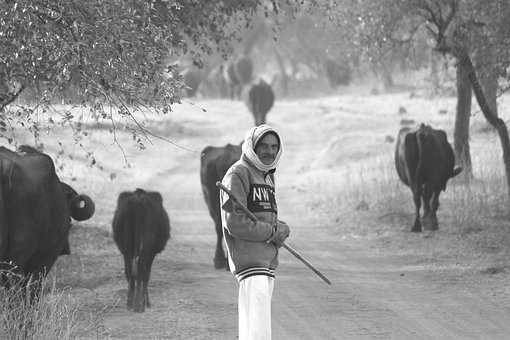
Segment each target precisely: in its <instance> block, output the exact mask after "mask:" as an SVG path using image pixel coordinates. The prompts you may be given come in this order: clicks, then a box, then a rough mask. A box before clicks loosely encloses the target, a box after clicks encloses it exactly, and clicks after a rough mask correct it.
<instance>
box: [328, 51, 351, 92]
mask: <svg viewBox="0 0 510 340" xmlns="http://www.w3.org/2000/svg"><path fill="white" fill-rule="evenodd" d="M324 64H325V65H324V68H325V69H326V76H327V78H328V81H329V85H330V86H331V87H332V88H337V87H338V86H340V85H349V83H350V82H351V69H350V68H349V67H348V66H346V65H345V64H344V65H341V64H340V63H338V62H337V61H336V60H333V59H329V58H328V59H326V61H325V63H324Z"/></svg>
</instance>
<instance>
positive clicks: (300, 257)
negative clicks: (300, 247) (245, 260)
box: [216, 181, 331, 285]
mask: <svg viewBox="0 0 510 340" xmlns="http://www.w3.org/2000/svg"><path fill="white" fill-rule="evenodd" d="M216 186H217V187H218V188H220V189H221V190H223V191H225V192H226V193H227V195H228V196H229V197H230V199H232V201H234V202H235V203H236V204H237V205H238V206H239V207H240V208H241V210H243V211H244V212H245V213H246V215H248V217H249V218H250V220H252V221H254V222H257V217H256V216H255V215H254V214H253V213H252V212H251V211H250V210H248V208H246V207H245V206H244V205H243V204H242V203H241V202H239V200H238V199H237V197H235V196H234V194H232V192H231V191H230V190H229V189H228V188H227V187H225V186H224V185H223V184H222V183H221V182H219V181H218V182H216ZM282 247H284V248H285V249H287V250H288V251H289V253H291V254H292V255H294V256H295V257H296V258H297V259H298V260H300V261H301V262H303V263H304V264H305V265H306V266H307V267H308V268H310V269H311V270H312V271H313V272H314V273H315V274H317V275H318V276H319V277H320V278H321V279H322V280H323V281H324V282H326V283H327V284H328V285H330V284H331V281H329V280H328V278H327V277H326V276H324V274H322V273H321V272H320V271H318V270H317V269H316V268H315V267H314V266H313V265H312V264H311V263H310V262H308V261H307V260H306V259H305V258H304V257H303V256H301V254H299V253H298V252H297V251H296V250H294V249H293V248H292V247H291V246H289V245H288V244H285V243H282Z"/></svg>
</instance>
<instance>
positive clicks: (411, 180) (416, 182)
mask: <svg viewBox="0 0 510 340" xmlns="http://www.w3.org/2000/svg"><path fill="white" fill-rule="evenodd" d="M454 165H455V157H454V154H453V150H452V147H451V146H450V144H449V143H448V139H447V137H446V133H445V132H444V131H443V130H436V129H433V128H432V127H430V126H428V125H424V124H421V125H420V127H419V128H418V129H415V130H411V129H410V128H409V127H404V128H402V129H400V131H399V133H398V137H397V145H396V150H395V166H396V168H397V173H398V176H399V177H400V179H401V180H402V182H404V184H405V185H407V186H409V187H410V188H411V191H412V192H413V199H414V204H415V207H416V218H415V221H414V226H413V227H412V229H411V231H415V232H420V231H421V230H422V225H421V222H420V205H421V200H422V199H423V223H424V225H425V227H426V228H427V229H430V230H437V228H438V223H437V216H436V211H437V209H438V208H439V194H440V193H441V191H444V190H446V183H447V182H448V180H449V179H450V178H452V177H455V176H457V175H458V174H459V173H460V172H461V171H462V168H458V167H457V168H454Z"/></svg>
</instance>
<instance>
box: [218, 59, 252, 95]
mask: <svg viewBox="0 0 510 340" xmlns="http://www.w3.org/2000/svg"><path fill="white" fill-rule="evenodd" d="M225 71H226V75H225V78H226V80H227V84H228V87H229V95H230V98H231V99H239V98H241V92H242V91H243V87H244V86H245V85H248V84H249V83H250V82H251V80H252V76H253V63H252V61H251V59H250V58H249V57H248V56H246V55H241V56H240V57H238V58H237V59H235V60H232V61H231V62H229V63H228V64H227V67H226V68H225Z"/></svg>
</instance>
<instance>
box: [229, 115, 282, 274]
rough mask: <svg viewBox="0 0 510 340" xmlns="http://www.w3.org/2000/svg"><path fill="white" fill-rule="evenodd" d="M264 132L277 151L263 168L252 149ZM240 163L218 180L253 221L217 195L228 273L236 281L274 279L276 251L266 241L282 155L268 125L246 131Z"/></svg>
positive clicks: (274, 218)
mask: <svg viewBox="0 0 510 340" xmlns="http://www.w3.org/2000/svg"><path fill="white" fill-rule="evenodd" d="M268 132H271V133H274V134H276V136H277V137H278V140H279V149H278V153H277V155H276V157H275V160H274V161H273V163H272V164H269V165H265V164H263V163H262V162H261V161H260V160H259V159H258V157H257V155H256V154H255V152H254V146H255V145H256V144H257V142H258V141H259V140H260V139H261V138H262V137H263V136H265V135H266V134H267V133H268ZM242 150H243V152H242V155H241V159H240V160H239V161H237V162H236V163H234V164H233V165H232V166H231V167H230V168H229V170H228V171H227V173H226V174H225V177H224V178H223V180H222V184H223V185H225V186H226V187H227V188H228V189H230V191H231V192H232V193H233V195H235V196H236V198H237V199H238V200H239V202H241V203H242V204H243V205H244V206H245V207H247V208H248V209H249V210H250V211H251V212H252V213H253V214H254V215H255V216H256V217H257V221H256V222H254V221H252V220H250V218H249V217H248V216H247V215H246V213H244V212H243V211H242V210H241V209H240V208H239V207H236V204H235V203H233V202H232V200H231V199H229V197H228V195H227V194H226V193H224V192H223V191H221V194H220V204H221V207H222V213H221V220H222V225H223V235H224V238H225V243H226V246H227V254H228V261H229V266H230V270H231V272H232V273H233V274H234V275H235V276H236V277H237V279H238V280H239V281H241V280H243V279H245V278H247V277H249V276H253V275H267V276H270V277H274V270H275V269H276V267H277V266H278V249H277V247H276V246H275V245H274V244H273V243H267V242H266V241H267V240H269V239H270V238H271V236H272V235H273V233H274V231H275V225H276V221H277V216H278V207H277V204H276V198H275V186H274V170H275V168H276V166H277V165H278V161H279V158H280V156H281V153H282V151H283V148H282V143H281V138H280V136H279V134H278V133H277V132H276V131H275V130H274V129H273V128H271V127H270V126H268V125H265V124H264V125H260V126H258V127H254V128H252V129H250V130H249V131H248V133H247V134H246V137H245V139H244V142H243V147H242Z"/></svg>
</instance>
